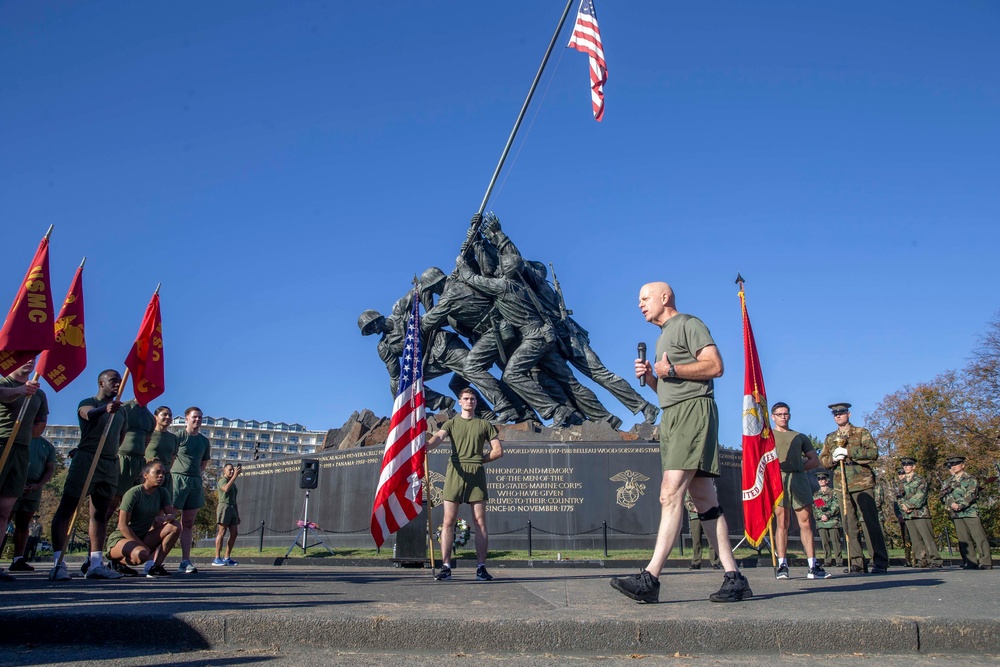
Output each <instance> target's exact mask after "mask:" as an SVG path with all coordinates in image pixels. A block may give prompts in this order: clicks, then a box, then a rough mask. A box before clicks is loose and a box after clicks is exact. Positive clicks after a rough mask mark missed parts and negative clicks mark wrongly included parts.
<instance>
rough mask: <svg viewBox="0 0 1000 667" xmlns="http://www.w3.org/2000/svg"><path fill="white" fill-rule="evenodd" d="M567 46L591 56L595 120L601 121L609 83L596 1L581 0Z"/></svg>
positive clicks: (591, 84)
mask: <svg viewBox="0 0 1000 667" xmlns="http://www.w3.org/2000/svg"><path fill="white" fill-rule="evenodd" d="M566 46H567V47H571V48H574V49H576V50H577V51H580V52H581V53H586V54H587V55H588V56H590V99H591V102H593V105H594V119H595V120H597V121H600V120H601V119H602V118H604V84H605V83H607V82H608V65H607V63H606V62H604V45H603V44H601V29H600V28H598V27H597V11H596V10H595V9H594V0H580V11H579V12H578V13H577V15H576V24H575V25H574V26H573V36H572V37H570V40H569V44H567V45H566Z"/></svg>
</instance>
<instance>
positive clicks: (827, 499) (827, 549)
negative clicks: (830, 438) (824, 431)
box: [813, 470, 845, 566]
mask: <svg viewBox="0 0 1000 667" xmlns="http://www.w3.org/2000/svg"><path fill="white" fill-rule="evenodd" d="M816 481H817V482H819V491H817V492H816V493H815V494H813V519H815V521H816V531H817V532H818V533H819V541H820V544H822V546H823V565H826V566H831V565H838V566H842V565H844V564H845V563H844V553H843V551H841V546H840V503H839V502H838V501H837V494H836V493H834V492H833V489H832V488H830V473H828V472H826V471H825V470H821V471H820V472H818V473H816ZM834 554H836V555H834Z"/></svg>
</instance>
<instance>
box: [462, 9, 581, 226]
mask: <svg viewBox="0 0 1000 667" xmlns="http://www.w3.org/2000/svg"><path fill="white" fill-rule="evenodd" d="M573 2H574V0H567V2H566V8H565V9H564V10H563V13H562V17H561V18H560V19H559V25H558V27H556V31H555V32H554V33H553V34H552V41H550V42H549V48H548V49H546V50H545V56H544V57H543V58H542V64H541V65H539V66H538V72H537V73H536V74H535V80H534V81H532V82H531V88H530V89H529V90H528V96H527V97H526V98H525V99H524V104H523V105H522V106H521V112H520V113H519V114H517V120H516V121H514V129H512V130H511V131H510V136H509V137H507V145H505V146H504V147H503V153H501V154H500V161H499V162H497V168H496V169H495V170H494V171H493V178H491V179H490V184H489V186H488V187H487V188H486V194H485V195H483V201H482V203H481V204H480V205H479V215H482V214H483V211H485V210H486V203H487V202H488V201H489V200H490V194H492V192H493V186H494V185H496V182H497V177H498V176H499V175H500V170H501V169H503V163H504V161H505V160H506V159H507V154H508V153H510V147H511V146H512V145H513V143H514V137H515V136H517V130H518V129H519V128H520V127H521V121H522V120H524V114H525V112H527V111H528V105H529V104H530V103H531V98H532V96H533V95H534V94H535V88H537V87H538V81H539V80H540V79H541V78H542V71H543V70H544V69H545V64H546V63H547V62H548V61H549V56H550V55H552V49H553V47H554V46H555V45H556V40H557V39H559V33H560V32H562V27H563V24H564V23H565V22H566V17H567V16H568V15H569V10H570V8H572V6H573Z"/></svg>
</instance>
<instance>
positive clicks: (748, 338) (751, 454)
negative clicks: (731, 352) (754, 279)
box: [740, 278, 782, 547]
mask: <svg viewBox="0 0 1000 667" xmlns="http://www.w3.org/2000/svg"><path fill="white" fill-rule="evenodd" d="M740 281H742V278H741V279H740ZM740 304H741V306H742V308H743V354H744V361H745V368H746V372H745V374H744V380H743V525H744V532H745V533H746V538H747V541H748V542H750V544H751V545H752V546H755V547H756V546H757V545H759V544H760V542H761V540H763V539H764V533H766V532H767V527H768V526H769V525H770V523H771V517H772V516H773V515H774V505H775V503H777V502H778V501H779V500H780V499H781V496H782V484H781V470H780V468H779V467H778V453H777V451H775V449H774V434H773V433H772V432H771V424H770V421H769V420H768V412H767V393H766V392H765V390H764V376H763V375H762V374H761V371H760V360H759V359H758V358H757V343H756V342H755V341H754V337H753V328H752V327H751V326H750V316H749V315H747V302H746V296H745V295H744V293H743V283H742V282H740Z"/></svg>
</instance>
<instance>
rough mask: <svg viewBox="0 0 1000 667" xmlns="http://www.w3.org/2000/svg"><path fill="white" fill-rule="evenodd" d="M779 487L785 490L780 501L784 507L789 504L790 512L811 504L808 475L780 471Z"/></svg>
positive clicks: (811, 492)
mask: <svg viewBox="0 0 1000 667" xmlns="http://www.w3.org/2000/svg"><path fill="white" fill-rule="evenodd" d="M781 486H782V488H784V490H785V497H784V498H782V499H781V504H782V505H783V506H784V507H788V505H789V504H791V506H792V510H793V511H798V510H800V509H802V508H803V507H809V506H811V505H812V504H813V491H812V485H811V484H810V483H809V475H807V474H805V473H804V472H785V471H782V472H781Z"/></svg>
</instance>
